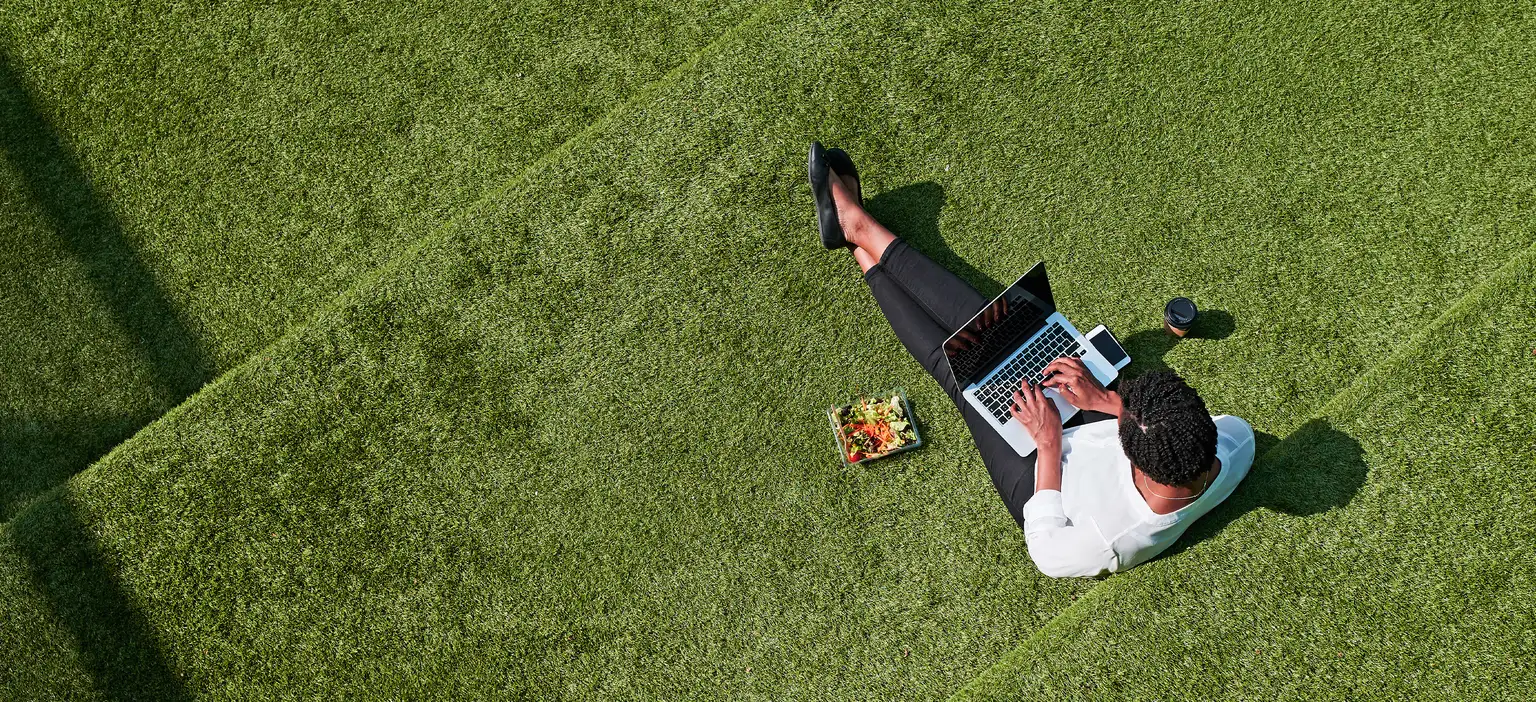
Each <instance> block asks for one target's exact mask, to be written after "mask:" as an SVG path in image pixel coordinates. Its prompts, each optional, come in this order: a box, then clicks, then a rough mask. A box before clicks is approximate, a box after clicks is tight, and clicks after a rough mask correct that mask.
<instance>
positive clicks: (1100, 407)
mask: <svg viewBox="0 0 1536 702" xmlns="http://www.w3.org/2000/svg"><path fill="white" fill-rule="evenodd" d="M1045 376H1046V379H1045V382H1044V383H1041V384H1042V385H1044V386H1046V387H1048V388H1051V389H1053V390H1055V391H1056V392H1059V393H1061V399H1063V400H1066V401H1067V402H1070V403H1072V406H1073V407H1076V408H1078V409H1085V410H1093V411H1095V412H1103V413H1105V414H1112V415H1114V416H1116V417H1118V416H1120V410H1121V404H1120V395H1119V394H1117V393H1113V392H1110V391H1108V390H1105V389H1104V388H1103V386H1101V385H1099V381H1098V379H1097V378H1094V377H1093V373H1092V372H1090V371H1089V370H1088V367H1087V366H1085V365H1083V359H1081V358H1058V359H1056V360H1054V361H1051V362H1050V364H1049V365H1047V366H1046V367H1045Z"/></svg>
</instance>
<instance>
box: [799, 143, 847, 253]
mask: <svg viewBox="0 0 1536 702" xmlns="http://www.w3.org/2000/svg"><path fill="white" fill-rule="evenodd" d="M806 170H807V171H809V175H810V180H811V194H812V195H815V196H816V226H817V228H819V229H820V230H821V245H822V246H825V247H827V248H829V249H837V248H842V247H845V246H847V245H848V240H847V239H845V238H843V226H842V225H841V224H839V223H838V221H837V203H835V202H833V200H832V179H831V178H830V177H829V176H828V172H829V171H830V170H831V164H830V163H829V162H828V159H827V150H826V149H824V148H822V146H821V142H819V141H813V142H811V155H810V157H809V158H808V159H807V161H806Z"/></svg>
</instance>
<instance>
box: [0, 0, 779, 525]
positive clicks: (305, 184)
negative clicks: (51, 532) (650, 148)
mask: <svg viewBox="0 0 1536 702" xmlns="http://www.w3.org/2000/svg"><path fill="white" fill-rule="evenodd" d="M750 9H752V6H750V5H746V4H744V3H740V2H724V3H707V4H706V3H700V2H683V1H681V0H677V1H667V2H611V3H606V2H585V1H584V2H561V1H558V0H554V1H542V2H519V3H516V4H515V5H510V4H508V3H501V2H486V1H484V0H453V1H452V2H438V1H436V0H433V1H429V2H424V3H421V2H418V3H409V4H407V5H401V4H400V3H395V2H379V1H377V0H365V1H363V2H347V3H323V4H322V5H321V6H314V5H312V4H310V3H281V4H277V3H258V2H235V3H221V4H210V3H200V4H199V3H190V4H189V3H181V2H165V1H155V2H148V3H136V4H133V5H132V6H123V4H122V3H113V2H95V1H87V2H79V1H78V0H64V1H57V0H16V1H15V2H7V3H6V8H5V11H4V12H0V222H4V225H3V227H0V236H3V238H0V241H3V242H4V246H3V247H0V267H3V269H4V270H5V271H6V273H5V275H4V276H3V277H0V324H3V325H4V328H5V329H6V330H7V332H8V333H6V334H5V335H4V336H3V338H0V364H3V365H0V367H3V368H4V369H5V373H4V374H3V375H0V519H8V518H9V517H10V516H11V515H12V514H14V513H15V511H16V510H17V509H19V507H20V506H21V505H22V504H24V503H25V502H26V501H27V500H29V499H31V498H33V497H35V496H36V495H38V494H39V493H41V492H43V491H45V490H47V489H49V488H52V487H54V486H56V485H58V484H59V483H60V482H62V481H63V480H64V479H65V478H67V477H68V476H69V475H71V474H73V473H74V472H76V471H78V470H80V469H82V468H84V467H85V466H86V465H89V464H90V463H91V462H92V461H94V460H95V459H96V458H98V457H99V456H101V455H102V454H104V453H105V452H106V451H107V450H109V449H110V448H111V447H112V446H114V445H116V444H117V443H119V442H121V441H122V440H123V439H126V438H127V437H128V436H130V435H132V433H133V432H134V431H137V430H138V429H139V428H140V427H142V426H144V425H145V424H146V423H148V422H149V421H151V420H153V419H154V418H156V417H159V416H160V415H162V414H164V413H165V412H166V411H167V410H168V409H170V408H171V407H174V406H175V405H176V404H178V403H180V402H181V401H182V400H183V399H184V398H186V397H187V396H188V395H190V394H191V393H192V392H193V391H195V390H197V389H198V388H199V387H200V386H202V385H203V384H204V383H205V382H207V381H208V380H211V379H212V378H214V377H216V376H217V375H219V374H220V373H222V372H224V371H227V370H229V369H230V368H232V367H234V366H235V365H237V364H238V363H240V362H241V361H243V360H245V359H246V358H247V357H249V356H250V355H251V354H252V353H254V352H256V351H258V350H260V349H261V348H263V347H264V346H266V345H267V344H269V343H271V342H272V341H274V340H276V339H277V338H278V337H279V336H281V335H282V334H283V333H284V331H285V330H286V329H288V328H289V327H291V326H293V325H295V324H298V323H300V322H302V321H304V320H305V319H306V318H308V317H309V316H310V315H311V314H312V313H313V312H314V311H315V310H316V309H318V308H320V307H322V306H323V305H325V304H326V303H327V302H328V301H329V300H331V299H332V298H333V297H335V296H336V295H337V294H338V293H340V292H341V291H343V290H345V289H346V288H347V287H349V286H351V285H352V284H354V283H355V282H357V281H358V280H359V279H360V278H361V277H363V276H365V275H366V274H368V273H369V272H370V271H373V270H376V269H378V268H379V267H380V266H381V265H383V264H384V262H386V261H388V260H390V259H391V258H393V257H395V256H398V255H399V254H400V253H402V252H403V251H405V250H406V249H407V248H409V247H410V245H411V244H412V243H414V242H415V241H416V240H417V239H419V238H420V237H422V236H424V235H425V234H426V233H427V232H429V231H431V230H432V229H433V228H434V227H436V226H438V225H440V224H441V223H442V222H444V221H447V220H448V219H450V218H452V217H453V216H454V215H456V214H458V213H459V212H460V211H462V210H463V209H464V208H466V207H468V206H470V205H471V204H472V203H473V202H475V201H476V200H477V199H479V198H480V197H482V196H483V195H485V194H486V193H487V192H490V191H492V190H494V189H495V188H497V187H499V186H500V185H501V184H503V183H505V182H507V181H509V180H513V179H515V178H517V177H518V176H519V175H520V174H522V173H523V171H524V170H525V169H527V168H528V167H530V166H532V165H533V164H534V163H536V162H537V161H538V160H539V159H540V158H541V157H544V156H545V155H546V154H549V153H551V150H552V149H555V148H556V147H558V146H559V145H560V144H561V143H563V142H564V141H566V140H567V139H569V138H570V137H572V136H574V135H575V134H577V133H579V132H581V131H582V130H583V129H586V128H587V127H588V126H589V125H591V124H592V123H593V122H594V121H596V120H598V119H599V118H601V117H602V116H603V115H604V114H606V113H607V112H608V111H610V110H611V109H613V108H614V107H616V106H617V105H619V104H621V103H623V102H624V101H625V100H626V99H628V98H629V97H631V96H633V95H635V94H636V93H637V92H638V91H640V90H641V89H642V88H644V86H646V85H648V84H649V83H650V82H652V81H654V80H656V79H658V78H660V77H661V76H662V75H664V74H665V73H666V72H667V71H669V70H671V69H673V68H674V67H676V66H678V65H680V64H681V63H683V61H684V60H686V59H687V57H688V56H690V55H691V54H692V53H694V52H696V51H699V50H700V49H701V48H703V47H704V46H706V45H707V44H709V43H710V42H711V41H713V40H714V39H715V38H716V37H718V36H719V35H720V34H722V33H723V32H724V31H725V30H726V29H727V28H729V27H731V26H733V25H734V24H736V23H737V22H739V21H741V20H742V19H743V18H745V17H746V16H747V15H748V10H750Z"/></svg>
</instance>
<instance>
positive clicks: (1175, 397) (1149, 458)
mask: <svg viewBox="0 0 1536 702" xmlns="http://www.w3.org/2000/svg"><path fill="white" fill-rule="evenodd" d="M1120 399H1121V400H1122V401H1123V402H1124V404H1125V411H1124V412H1122V413H1121V415H1120V446H1121V448H1123V449H1124V450H1125V456H1126V458H1129V459H1131V463H1132V464H1133V465H1135V466H1136V467H1137V468H1140V469H1141V472H1143V473H1145V474H1146V475H1147V477H1148V478H1151V479H1152V480H1153V481H1155V482H1157V483H1159V484H1162V485H1168V486H1173V485H1184V484H1186V483H1188V482H1189V481H1191V480H1194V479H1195V476H1197V475H1200V474H1201V473H1204V472H1205V471H1206V470H1208V469H1209V468H1210V467H1211V462H1212V461H1214V460H1216V423H1215V422H1214V421H1211V415H1210V413H1209V412H1207V411H1206V409H1205V401H1204V400H1202V399H1200V395H1198V394H1196V393H1195V389H1194V388H1192V387H1190V386H1189V385H1188V384H1186V383H1185V382H1184V379H1183V378H1180V377H1179V376H1178V375H1176V374H1174V373H1171V372H1169V371H1153V372H1150V373H1146V374H1144V375H1141V376H1138V377H1137V378H1135V379H1132V380H1127V381H1126V382H1125V383H1123V384H1122V385H1121V387H1120Z"/></svg>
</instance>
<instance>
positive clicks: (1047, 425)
mask: <svg viewBox="0 0 1536 702" xmlns="http://www.w3.org/2000/svg"><path fill="white" fill-rule="evenodd" d="M1008 412H1009V414H1012V415H1013V418H1014V419H1017V420H1019V423H1020V424H1023V425H1024V430H1025V431H1027V432H1029V436H1030V438H1032V439H1034V440H1035V446H1036V447H1038V448H1039V449H1040V453H1041V455H1044V454H1046V453H1053V454H1057V455H1059V454H1060V452H1061V413H1060V412H1058V411H1056V403H1055V402H1053V401H1051V398H1049V397H1046V396H1045V390H1044V389H1042V388H1041V387H1040V386H1038V385H1030V384H1029V381H1027V380H1026V381H1024V382H1023V383H1021V384H1020V385H1019V389H1018V391H1017V392H1014V393H1013V404H1012V405H1009V406H1008Z"/></svg>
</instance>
